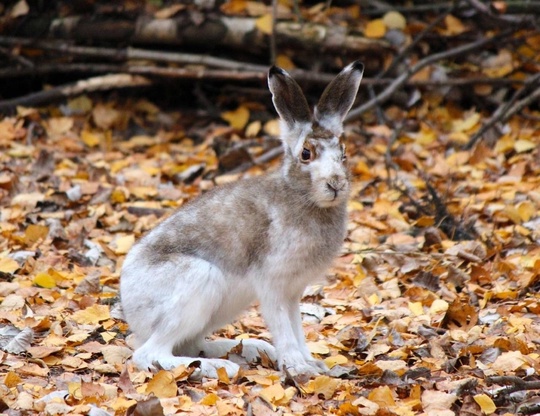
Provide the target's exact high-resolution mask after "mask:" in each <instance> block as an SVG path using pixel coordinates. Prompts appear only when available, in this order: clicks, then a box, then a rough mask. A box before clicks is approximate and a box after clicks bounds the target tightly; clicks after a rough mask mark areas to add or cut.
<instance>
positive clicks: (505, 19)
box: [466, 0, 533, 24]
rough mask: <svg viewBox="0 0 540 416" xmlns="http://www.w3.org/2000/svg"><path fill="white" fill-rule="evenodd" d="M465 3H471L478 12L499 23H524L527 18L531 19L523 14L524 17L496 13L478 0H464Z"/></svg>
mask: <svg viewBox="0 0 540 416" xmlns="http://www.w3.org/2000/svg"><path fill="white" fill-rule="evenodd" d="M466 1H467V3H469V4H470V5H471V7H473V8H474V9H476V10H477V11H478V12H480V13H482V14H483V15H485V16H487V17H489V18H491V19H493V20H496V21H498V22H501V23H506V24H508V23H510V24H522V23H525V22H526V21H527V20H532V19H533V17H532V16H525V17H518V16H507V15H504V14H503V15H498V14H495V13H493V12H492V11H491V9H490V8H489V6H487V5H486V4H484V3H482V2H481V1H479V0H466Z"/></svg>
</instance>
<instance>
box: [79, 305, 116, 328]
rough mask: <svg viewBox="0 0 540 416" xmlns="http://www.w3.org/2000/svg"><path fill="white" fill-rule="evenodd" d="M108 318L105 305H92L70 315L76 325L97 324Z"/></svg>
mask: <svg viewBox="0 0 540 416" xmlns="http://www.w3.org/2000/svg"><path fill="white" fill-rule="evenodd" d="M109 318H110V313H109V307H108V306H107V305H97V304H96V305H92V306H89V307H88V308H86V309H83V310H82V311H77V312H75V313H74V314H73V315H72V319H73V320H74V321H75V322H77V323H78V324H97V323H99V322H101V321H105V320H107V319H109Z"/></svg>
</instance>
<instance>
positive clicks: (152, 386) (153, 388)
mask: <svg viewBox="0 0 540 416" xmlns="http://www.w3.org/2000/svg"><path fill="white" fill-rule="evenodd" d="M150 393H154V395H156V397H159V398H163V399H165V398H171V397H176V395H177V394H178V387H177V386H176V381H175V379H174V376H173V375H172V373H171V372H170V371H165V370H160V371H158V372H157V373H156V374H155V375H154V377H153V378H152V380H150V381H149V382H148V385H147V386H146V394H150Z"/></svg>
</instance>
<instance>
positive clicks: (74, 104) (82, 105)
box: [67, 95, 93, 113]
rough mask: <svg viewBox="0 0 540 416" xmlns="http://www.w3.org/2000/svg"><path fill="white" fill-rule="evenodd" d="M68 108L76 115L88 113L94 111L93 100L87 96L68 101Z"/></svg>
mask: <svg viewBox="0 0 540 416" xmlns="http://www.w3.org/2000/svg"><path fill="white" fill-rule="evenodd" d="M67 106H68V107H69V109H70V110H71V111H73V112H76V113H88V112H90V111H92V106H93V103H92V100H91V99H90V98H88V96H87V95H79V96H78V97H76V98H73V99H71V100H68V102H67Z"/></svg>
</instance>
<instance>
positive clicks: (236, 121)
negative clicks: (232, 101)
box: [221, 105, 249, 130]
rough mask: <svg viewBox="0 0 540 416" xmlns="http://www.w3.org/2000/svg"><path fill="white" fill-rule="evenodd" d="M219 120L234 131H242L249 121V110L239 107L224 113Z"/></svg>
mask: <svg viewBox="0 0 540 416" xmlns="http://www.w3.org/2000/svg"><path fill="white" fill-rule="evenodd" d="M221 118H222V119H223V120H225V121H226V122H227V123H229V125H230V126H231V127H232V128H234V129H236V130H242V129H243V128H244V127H245V125H246V124H247V122H248V121H249V110H248V109H247V108H246V107H244V106H243V105H241V106H240V107H238V108H237V109H236V110H234V111H225V112H223V113H221Z"/></svg>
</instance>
